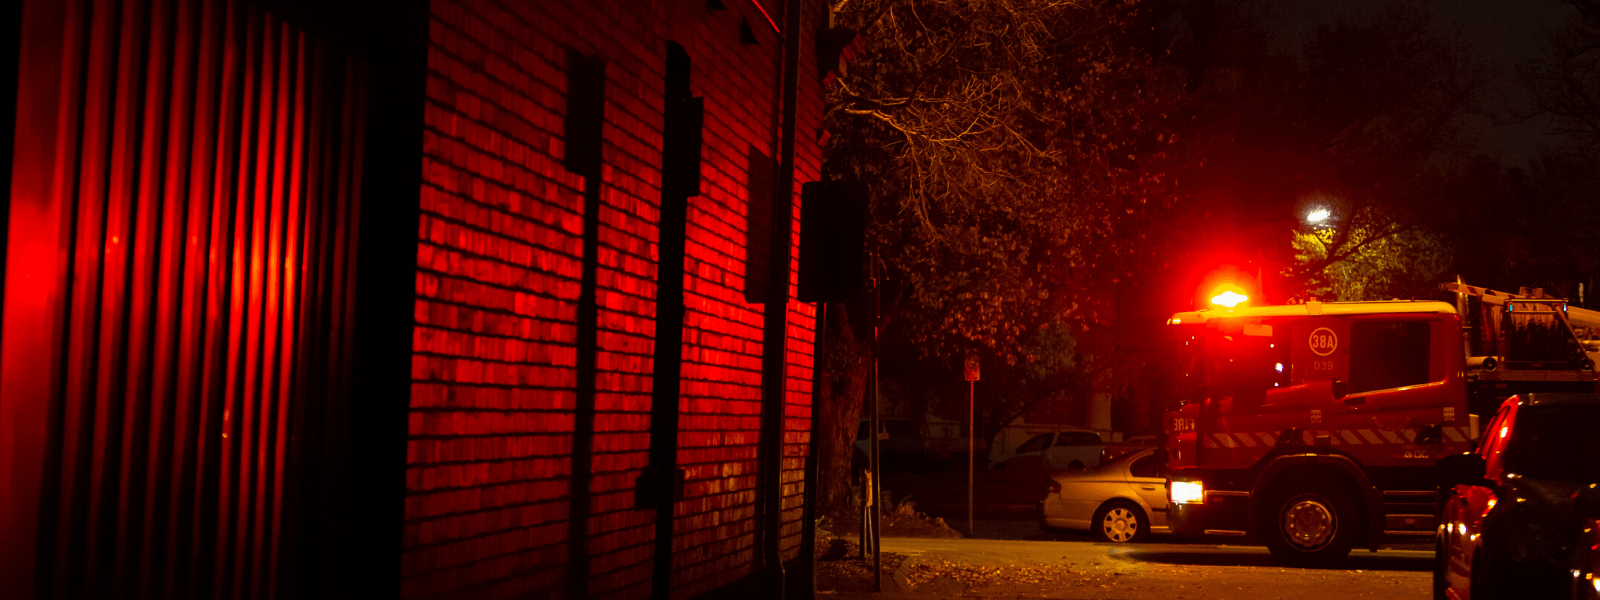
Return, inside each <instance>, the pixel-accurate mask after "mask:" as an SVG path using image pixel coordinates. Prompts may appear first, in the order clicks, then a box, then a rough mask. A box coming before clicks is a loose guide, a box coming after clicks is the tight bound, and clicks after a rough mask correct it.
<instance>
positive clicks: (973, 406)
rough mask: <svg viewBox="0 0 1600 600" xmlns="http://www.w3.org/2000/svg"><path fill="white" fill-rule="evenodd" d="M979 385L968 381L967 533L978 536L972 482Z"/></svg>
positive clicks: (976, 436)
mask: <svg viewBox="0 0 1600 600" xmlns="http://www.w3.org/2000/svg"><path fill="white" fill-rule="evenodd" d="M977 387H978V382H976V381H968V382H967V535H968V536H969V537H977V535H976V534H977V531H978V530H977V529H974V528H973V527H972V488H973V483H972V482H973V479H974V477H973V476H972V473H973V469H972V464H973V461H974V460H976V458H974V457H975V456H976V455H977V453H978V441H977V440H978V409H977V406H978V404H977V402H976V401H975V400H974V397H975V395H974V392H975V391H976V390H977Z"/></svg>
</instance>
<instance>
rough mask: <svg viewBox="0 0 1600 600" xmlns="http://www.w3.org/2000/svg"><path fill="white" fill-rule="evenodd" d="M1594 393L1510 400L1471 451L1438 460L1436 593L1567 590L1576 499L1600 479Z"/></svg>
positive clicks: (1465, 595) (1461, 596)
mask: <svg viewBox="0 0 1600 600" xmlns="http://www.w3.org/2000/svg"><path fill="white" fill-rule="evenodd" d="M1596 430H1600V396H1595V395H1589V394H1530V395H1527V396H1521V397H1518V396H1513V397H1511V398H1509V399H1507V400H1506V401H1505V403H1503V404H1501V405H1500V410H1499V411H1498V412H1497V413H1496V414H1495V416H1494V419H1493V420H1492V421H1490V422H1489V426H1488V427H1487V428H1486V429H1485V430H1484V436H1483V440H1482V441H1481V442H1479V445H1478V449H1477V451H1475V452H1470V453H1467V454H1460V455H1456V456H1451V457H1447V458H1445V459H1443V460H1441V461H1439V477H1440V480H1441V481H1442V482H1443V483H1445V485H1446V486H1447V487H1446V488H1445V490H1444V491H1445V492H1446V493H1447V494H1448V496H1447V497H1446V500H1445V503H1444V511H1443V513H1442V514H1441V515H1440V526H1439V538H1438V559H1437V561H1436V564H1435V568H1434V597H1435V598H1455V599H1457V600H1484V599H1485V598H1512V597H1516V598H1561V597H1564V596H1568V595H1570V593H1571V592H1572V591H1574V590H1573V588H1574V587H1575V586H1574V585H1573V582H1572V579H1571V578H1572V573H1573V566H1574V562H1576V561H1578V560H1580V559H1581V557H1580V556H1579V553H1576V552H1575V550H1576V549H1577V547H1578V544H1579V543H1580V540H1581V539H1582V537H1581V532H1582V528H1583V523H1584V519H1583V518H1582V515H1580V510H1579V507H1577V506H1575V503H1574V499H1575V498H1577V497H1578V496H1579V492H1581V491H1583V490H1585V489H1587V488H1588V487H1589V485H1590V484H1592V483H1594V482H1596V481H1600V436H1597V435H1593V432H1595V431H1596Z"/></svg>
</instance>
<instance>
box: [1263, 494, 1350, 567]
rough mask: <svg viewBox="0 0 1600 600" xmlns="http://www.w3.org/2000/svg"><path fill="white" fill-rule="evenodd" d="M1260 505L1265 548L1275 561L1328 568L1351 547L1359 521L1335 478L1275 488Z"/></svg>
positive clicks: (1347, 553)
mask: <svg viewBox="0 0 1600 600" xmlns="http://www.w3.org/2000/svg"><path fill="white" fill-rule="evenodd" d="M1261 507H1262V513H1261V515H1260V517H1258V519H1257V522H1258V523H1260V530H1261V532H1262V537H1263V538H1265V541H1266V544H1267V549H1268V550H1271V551H1272V554H1273V556H1276V557H1278V560H1281V561H1283V562H1286V563H1289V564H1291V565H1297V566H1326V565H1331V564H1333V563H1336V562H1338V561H1340V560H1343V559H1344V557H1345V556H1347V555H1349V554H1350V547H1351V546H1354V545H1355V539H1356V533H1357V531H1358V530H1359V528H1360V521H1361V519H1360V517H1358V516H1357V514H1356V507H1355V503H1354V502H1352V501H1351V500H1350V496H1349V494H1347V493H1346V492H1345V491H1344V490H1343V489H1340V487H1339V486H1338V485H1337V484H1335V483H1333V482H1327V481H1316V480H1302V481H1296V482H1290V484H1289V485H1281V486H1276V488H1275V489H1273V490H1272V492H1270V493H1269V495H1268V497H1267V498H1266V501H1265V502H1263V503H1262V504H1261Z"/></svg>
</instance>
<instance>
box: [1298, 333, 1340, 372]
mask: <svg viewBox="0 0 1600 600" xmlns="http://www.w3.org/2000/svg"><path fill="white" fill-rule="evenodd" d="M1306 341H1307V342H1308V343H1309V344H1311V352H1312V354H1316V355H1317V356H1327V355H1329V354H1333V351H1334V350H1338V349H1339V336H1338V335H1337V334H1335V333H1333V330H1332V329H1328V328H1327V327H1318V328H1316V329H1314V330H1312V331H1311V335H1310V336H1309V337H1307V338H1306ZM1313 368H1314V367H1313Z"/></svg>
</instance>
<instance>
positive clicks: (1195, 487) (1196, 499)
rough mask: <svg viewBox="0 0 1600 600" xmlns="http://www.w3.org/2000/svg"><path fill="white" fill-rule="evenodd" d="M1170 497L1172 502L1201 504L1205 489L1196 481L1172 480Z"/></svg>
mask: <svg viewBox="0 0 1600 600" xmlns="http://www.w3.org/2000/svg"><path fill="white" fill-rule="evenodd" d="M1170 499H1171V500H1172V503H1173V504H1202V503H1204V502H1205V501H1206V491H1205V489H1204V488H1202V487H1201V485H1200V482H1198V481H1174V482H1172V491H1171V498H1170Z"/></svg>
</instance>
